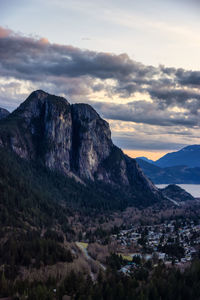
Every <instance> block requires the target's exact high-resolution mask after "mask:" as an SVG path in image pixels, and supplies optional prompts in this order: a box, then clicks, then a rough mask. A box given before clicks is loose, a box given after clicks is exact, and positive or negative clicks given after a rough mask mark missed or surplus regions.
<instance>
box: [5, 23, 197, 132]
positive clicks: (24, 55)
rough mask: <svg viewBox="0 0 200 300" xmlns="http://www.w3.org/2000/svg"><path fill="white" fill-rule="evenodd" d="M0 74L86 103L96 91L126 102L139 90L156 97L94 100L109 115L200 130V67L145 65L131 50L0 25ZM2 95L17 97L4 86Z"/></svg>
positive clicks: (140, 121)
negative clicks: (100, 48) (93, 47)
mask: <svg viewBox="0 0 200 300" xmlns="http://www.w3.org/2000/svg"><path fill="white" fill-rule="evenodd" d="M0 77H1V78H3V79H5V80H7V79H15V80H18V81H19V82H20V81H24V82H29V88H31V87H32V88H41V89H46V90H47V91H49V92H53V93H56V94H64V95H67V96H69V97H70V98H72V100H73V99H76V100H77V101H79V100H81V101H82V100H83V98H85V100H86V101H87V102H88V99H91V95H92V93H96V92H101V91H102V92H104V95H105V96H107V97H110V98H113V99H114V98H115V97H118V98H121V99H122V102H123V98H130V99H131V97H133V96H134V95H135V94H136V93H138V92H139V93H141V94H146V95H148V96H149V98H151V100H152V101H151V102H147V101H144V100H141V99H139V100H140V101H134V102H131V101H130V102H129V103H128V104H121V105H120V104H118V105H117V104H111V103H109V102H95V101H94V102H92V104H93V105H94V106H95V108H96V109H97V110H98V111H99V112H100V113H101V114H102V115H103V117H105V118H108V119H113V120H122V121H131V122H135V123H144V124H149V125H157V126H176V125H178V126H183V127H188V128H193V127H195V126H196V127H197V128H199V119H200V116H199V114H200V112H199V110H200V71H188V70H184V69H175V68H167V67H165V66H163V65H161V66H159V67H153V66H146V65H144V64H142V63H139V62H136V61H134V60H132V59H131V58H130V57H129V56H128V55H127V54H121V55H115V54H111V53H103V52H95V51H89V50H82V49H79V48H76V47H73V46H65V45H58V44H51V43H49V42H48V40H47V39H45V38H42V39H36V38H33V37H26V36H22V35H19V34H16V33H15V32H13V31H11V30H9V29H5V28H0ZM109 80H111V81H112V82H110V81H109ZM5 91H6V92H7V96H6V92H5ZM9 91H10V94H9ZM11 91H12V92H11ZM0 96H1V99H5V100H2V101H3V102H5V101H6V98H5V97H7V98H9V97H10V98H12V99H13V98H14V99H17V98H16V97H17V96H16V95H14V96H13V89H11V87H9V88H7V90H6V89H5V88H4V90H2V91H1V90H0ZM141 97H142V96H141ZM2 101H1V102H2ZM7 107H8V105H7ZM176 107H178V108H179V109H183V108H184V110H183V111H182V110H176V109H174V108H176Z"/></svg>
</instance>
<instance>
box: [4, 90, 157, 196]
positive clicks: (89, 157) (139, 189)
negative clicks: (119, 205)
mask: <svg viewBox="0 0 200 300" xmlns="http://www.w3.org/2000/svg"><path fill="white" fill-rule="evenodd" d="M0 146H3V147H8V148H11V149H12V150H13V151H14V152H16V153H17V154H18V155H19V156H20V157H22V158H25V159H27V160H33V161H38V162H40V163H41V164H43V165H45V166H46V167H48V168H50V169H52V170H56V171H59V172H61V173H64V174H66V175H69V176H74V177H75V178H79V179H80V180H84V181H85V182H87V180H90V181H93V182H94V181H98V182H99V181H101V182H103V183H104V184H107V185H108V184H109V185H112V186H114V187H118V188H120V189H125V191H126V192H127V191H130V192H131V193H135V194H138V193H140V194H143V193H144V191H145V193H146V195H147V197H146V198H148V197H150V198H152V197H155V194H158V190H157V189H156V188H155V186H154V185H153V184H151V182H150V181H149V180H148V179H147V178H146V177H145V176H144V174H143V173H142V171H141V170H140V169H139V167H138V165H137V163H136V162H135V160H133V159H131V158H129V157H127V156H125V155H124V153H123V152H122V151H121V149H119V148H117V147H116V146H114V145H113V143H112V140H111V131H110V128H109V124H108V123H107V122H106V121H105V120H103V119H102V118H101V117H100V116H99V115H98V113H97V112H96V111H95V110H94V109H93V108H92V107H91V106H90V105H88V104H74V105H70V104H69V103H68V101H67V100H66V99H64V98H62V97H57V96H54V95H50V94H48V93H45V92H44V91H40V90H39V91H35V92H33V93H32V94H31V95H30V96H29V97H28V98H27V99H26V100H25V102H23V103H22V104H21V105H20V106H19V107H18V108H17V109H16V110H15V111H14V112H13V113H12V114H10V116H9V117H8V118H6V119H5V121H4V122H3V123H2V124H0Z"/></svg>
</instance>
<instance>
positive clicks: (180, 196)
mask: <svg viewBox="0 0 200 300" xmlns="http://www.w3.org/2000/svg"><path fill="white" fill-rule="evenodd" d="M161 191H162V193H163V195H164V196H166V197H168V198H170V199H173V200H175V201H176V202H183V201H192V200H194V197H192V195H191V194H189V193H188V192H186V191H185V190H184V189H182V188H181V187H180V186H177V185H175V184H170V185H168V186H167V187H165V188H164V189H161Z"/></svg>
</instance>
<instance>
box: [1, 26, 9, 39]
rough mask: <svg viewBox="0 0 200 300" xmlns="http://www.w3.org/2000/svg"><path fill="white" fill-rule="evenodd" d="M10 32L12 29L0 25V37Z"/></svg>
mask: <svg viewBox="0 0 200 300" xmlns="http://www.w3.org/2000/svg"><path fill="white" fill-rule="evenodd" d="M11 34H12V30H10V29H7V28H3V27H1V26H0V38H5V37H7V36H10V35H11Z"/></svg>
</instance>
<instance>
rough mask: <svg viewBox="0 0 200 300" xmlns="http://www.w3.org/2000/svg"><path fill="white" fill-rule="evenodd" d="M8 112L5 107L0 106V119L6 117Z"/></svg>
mask: <svg viewBox="0 0 200 300" xmlns="http://www.w3.org/2000/svg"><path fill="white" fill-rule="evenodd" d="M9 114H10V113H9V111H8V110H7V109H4V108H1V107H0V120H1V119H4V118H6V117H7V116H8V115H9Z"/></svg>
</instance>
